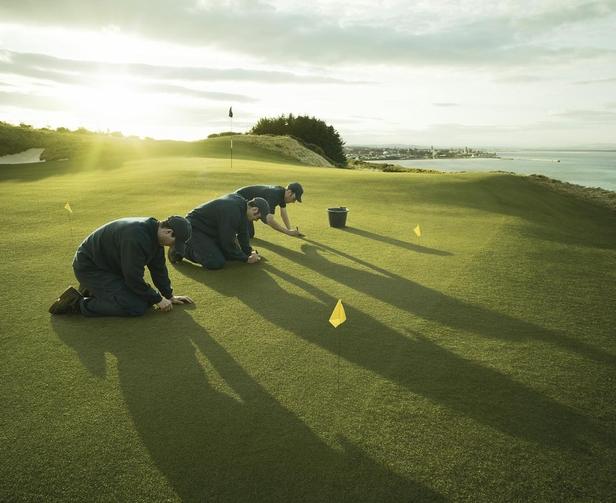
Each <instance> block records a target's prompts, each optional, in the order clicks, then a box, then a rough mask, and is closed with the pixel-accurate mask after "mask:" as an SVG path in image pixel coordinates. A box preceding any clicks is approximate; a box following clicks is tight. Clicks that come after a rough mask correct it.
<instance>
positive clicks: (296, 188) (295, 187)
mask: <svg viewBox="0 0 616 503" xmlns="http://www.w3.org/2000/svg"><path fill="white" fill-rule="evenodd" d="M287 189H289V190H290V191H291V192H293V194H295V200H296V201H297V202H299V203H301V202H302V194H303V193H304V188H303V187H302V186H301V184H300V183H299V182H293V183H290V184H289V185H288V186H287Z"/></svg>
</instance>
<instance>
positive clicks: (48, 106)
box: [0, 91, 65, 111]
mask: <svg viewBox="0 0 616 503" xmlns="http://www.w3.org/2000/svg"><path fill="white" fill-rule="evenodd" d="M0 106H10V107H19V108H29V109H34V110H52V111H62V110H64V109H65V105H64V104H63V103H60V102H59V101H57V100H56V99H55V98H51V97H49V96H39V95H32V94H27V93H19V92H10V91H0Z"/></svg>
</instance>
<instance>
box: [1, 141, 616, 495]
mask: <svg viewBox="0 0 616 503" xmlns="http://www.w3.org/2000/svg"><path fill="white" fill-rule="evenodd" d="M216 140H219V141H220V142H210V140H208V141H207V142H203V143H202V144H193V145H191V146H190V147H187V148H190V149H192V150H190V152H188V153H187V152H183V153H181V155H179V154H177V153H176V154H174V156H169V155H162V153H163V152H160V153H161V155H158V156H156V157H153V158H136V157H130V156H128V157H127V158H125V159H123V158H122V157H121V156H120V155H118V156H116V157H115V158H114V159H113V161H105V160H101V158H100V157H98V160H97V161H96V162H91V163H85V162H83V160H77V159H73V160H69V161H65V162H59V161H51V162H47V163H44V164H40V165H29V166H2V167H1V169H0V210H1V211H2V215H3V222H4V227H3V228H4V231H5V236H4V239H2V240H0V256H1V257H2V262H1V265H0V267H1V274H2V278H3V281H4V287H3V288H2V298H1V300H2V306H3V312H4V315H3V316H2V319H1V321H0V347H1V349H2V351H1V352H0V355H1V356H0V358H1V362H0V403H2V409H3V413H2V415H0V452H2V456H0V481H2V482H1V483H0V500H2V501H92V500H101V501H109V500H118V501H180V500H184V501H230V502H237V501H268V502H273V501H285V502H288V501H353V502H355V501H448V500H454V501H460V500H466V501H485V502H494V501H542V502H544V501H559V502H560V501H573V500H577V501H609V500H610V499H613V495H614V494H616V480H615V479H614V473H615V469H616V421H615V418H616V386H615V383H616V340H615V338H614V326H616V310H614V309H613V304H614V302H613V301H614V299H615V298H616V281H615V280H616V272H615V271H616V267H614V265H615V264H616V226H615V225H614V213H613V212H610V211H608V210H606V209H602V208H599V207H596V206H593V205H592V204H590V203H589V202H586V201H583V200H579V199H575V198H572V197H570V196H568V195H565V194H561V193H558V192H554V191H551V190H548V189H546V188H545V187H543V186H541V185H538V184H536V183H532V182H531V181H530V180H528V179H526V178H524V177H517V176H510V175H503V174H451V175H449V174H438V175H435V174H415V173H404V174H402V173H400V174H398V173H387V174H385V173H379V172H368V171H354V170H334V169H323V168H318V167H316V168H315V167H306V166H301V165H300V164H299V162H298V161H294V162H290V161H289V160H288V158H287V157H277V156H276V154H275V153H274V152H272V151H268V150H267V149H263V148H261V147H257V146H254V145H252V144H249V143H247V142H246V143H241V142H240V143H238V144H237V145H238V146H237V150H234V152H235V158H236V159H237V162H236V161H234V164H233V170H231V169H230V168H229V160H228V158H227V157H226V155H225V152H226V150H225V148H226V147H225V144H224V141H225V140H226V139H225V138H222V139H216ZM235 148H236V138H234V149H235ZM83 158H87V156H84V157H83ZM92 159H96V155H95V154H92ZM294 180H299V181H300V182H302V184H303V185H304V188H305V194H304V203H302V204H295V205H290V206H292V207H289V214H290V216H291V220H292V222H293V223H294V224H296V225H299V227H300V229H301V230H302V231H303V232H305V234H306V238H305V239H295V238H288V237H286V236H283V235H281V234H279V233H276V232H275V231H273V230H271V229H269V228H266V227H265V226H263V225H262V224H258V225H257V237H258V239H257V240H256V241H255V244H254V246H255V247H256V248H257V249H258V250H259V251H260V253H261V254H262V255H263V257H264V260H263V261H262V262H261V263H259V264H258V265H254V266H249V265H245V264H230V265H229V266H228V267H226V268H225V269H224V270H222V271H204V270H202V269H200V268H198V267H194V266H192V265H191V264H181V265H178V266H169V267H170V275H171V278H172V281H173V284H174V287H175V290H176V292H177V293H179V294H188V295H191V296H192V297H193V298H194V299H195V301H196V303H197V305H196V307H195V308H194V309H189V308H176V309H174V310H173V312H172V313H169V314H161V313H156V312H152V313H149V314H147V315H146V316H145V317H144V318H142V319H134V320H132V319H131V320H125V319H101V320H92V319H88V320H86V319H82V318H79V317H50V315H49V314H48V313H47V311H46V310H47V307H48V305H49V304H50V302H51V301H52V300H53V298H54V296H55V295H57V293H59V292H60V291H61V290H62V289H63V288H64V287H65V286H66V285H68V284H70V283H74V279H73V277H72V271H71V267H70V262H71V259H72V255H73V253H74V251H75V249H76V247H77V246H78V244H79V242H80V241H81V240H82V239H83V237H85V236H86V235H87V234H88V233H89V232H90V231H92V230H93V229H94V228H96V227H97V226H99V225H101V224H103V223H105V222H107V221H109V220H112V219H115V218H119V217H122V216H129V215H153V216H157V217H160V218H162V217H165V216H167V215H170V214H176V213H177V214H185V213H186V212H187V211H188V210H189V209H191V208H192V207H194V206H195V205H197V204H200V203H201V202H203V201H206V200H208V199H210V198H213V197H215V196H217V195H220V194H224V193H227V192H229V191H231V190H233V189H235V188H237V187H239V186H242V185H246V184H252V183H281V184H284V183H287V182H289V181H294ZM67 201H70V204H71V206H72V208H73V210H74V213H73V214H72V215H69V214H68V213H67V211H66V210H64V208H63V207H64V204H65V203H66V202H67ZM340 205H344V206H348V207H349V208H350V213H349V220H348V227H347V228H346V229H344V230H342V229H333V228H330V227H329V226H328V223H327V212H326V209H327V208H328V207H331V206H340ZM417 224H420V225H421V228H422V230H423V236H422V237H421V239H418V238H417V237H416V236H415V235H414V234H413V233H412V228H413V227H414V226H415V225H417ZM338 299H342V301H343V303H344V305H345V308H346V312H347V317H348V320H347V322H346V323H345V324H343V325H341V326H340V327H339V328H337V329H334V328H333V327H331V325H329V323H328V321H327V320H328V318H329V315H330V313H331V311H332V309H333V307H334V305H335V303H336V301H337V300H338Z"/></svg>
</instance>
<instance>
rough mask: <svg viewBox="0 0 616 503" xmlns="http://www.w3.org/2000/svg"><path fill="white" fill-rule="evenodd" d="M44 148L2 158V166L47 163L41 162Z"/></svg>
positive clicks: (31, 149)
mask: <svg viewBox="0 0 616 503" xmlns="http://www.w3.org/2000/svg"><path fill="white" fill-rule="evenodd" d="M43 150H45V149H44V148H29V149H28V150H24V151H23V152H19V153H18V154H10V155H5V156H2V157H0V164H28V163H32V162H45V160H44V159H43V160H41V154H42V153H43Z"/></svg>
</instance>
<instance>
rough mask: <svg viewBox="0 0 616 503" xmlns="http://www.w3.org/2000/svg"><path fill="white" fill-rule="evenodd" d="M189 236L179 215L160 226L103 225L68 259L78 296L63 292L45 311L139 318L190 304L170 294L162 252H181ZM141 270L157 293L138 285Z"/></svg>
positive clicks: (139, 222)
mask: <svg viewBox="0 0 616 503" xmlns="http://www.w3.org/2000/svg"><path fill="white" fill-rule="evenodd" d="M190 236H191V226H190V222H189V221H188V220H186V219H185V218H183V217H179V216H171V217H169V218H168V219H167V220H165V221H164V222H159V221H158V220H156V219H155V218H145V217H134V218H122V219H120V220H115V221H113V222H110V223H108V224H105V225H103V226H102V227H100V228H98V229H97V230H95V231H94V232H93V233H92V234H90V235H89V236H88V237H87V238H86V239H85V240H84V241H83V243H81V245H80V246H79V248H78V249H77V253H76V254H75V258H74V259H73V271H74V272H75V277H76V278H77V279H78V280H79V283H80V291H78V290H77V289H75V288H73V287H72V286H71V287H69V288H67V289H66V290H65V291H64V292H63V293H62V294H61V295H60V297H59V298H58V299H57V300H56V301H55V302H54V303H53V304H52V305H51V307H50V308H49V312H50V313H52V314H68V313H81V314H82V315H84V316H141V315H143V314H144V313H145V312H146V310H147V309H148V308H149V307H150V306H153V305H155V306H157V307H158V309H159V310H160V311H163V312H166V311H170V310H171V309H172V308H173V304H193V301H192V299H191V298H190V297H185V296H176V295H174V294H173V289H172V288H171V281H170V280H169V274H168V272H167V266H166V265H165V253H164V246H174V247H175V249H177V250H182V251H183V250H184V248H185V246H186V245H185V243H186V241H188V239H190ZM146 267H147V268H148V269H149V271H150V275H151V277H152V282H153V283H154V285H155V286H156V288H157V289H158V291H157V290H155V289H154V288H152V287H151V286H150V285H149V284H147V283H146V282H145V281H144V279H143V274H144V271H145V268H146Z"/></svg>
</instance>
